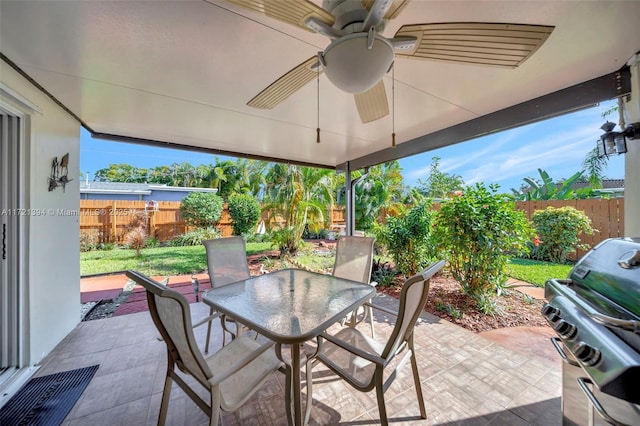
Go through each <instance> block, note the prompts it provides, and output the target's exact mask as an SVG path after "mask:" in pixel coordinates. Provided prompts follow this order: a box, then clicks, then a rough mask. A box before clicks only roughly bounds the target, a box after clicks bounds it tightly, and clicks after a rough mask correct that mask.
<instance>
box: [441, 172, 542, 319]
mask: <svg viewBox="0 0 640 426" xmlns="http://www.w3.org/2000/svg"><path fill="white" fill-rule="evenodd" d="M497 190H498V186H497V185H491V186H489V188H486V187H484V185H482V184H476V185H475V186H473V187H468V188H467V189H466V190H465V191H464V192H462V193H461V194H460V195H458V196H454V197H453V198H451V199H449V200H447V201H445V202H443V203H442V205H441V208H440V211H439V212H438V213H437V215H436V218H435V224H436V226H435V228H434V235H435V237H436V241H437V243H438V246H439V247H440V248H441V249H442V250H443V252H444V255H445V257H446V258H447V260H448V261H449V269H450V271H451V274H452V275H453V277H454V278H455V280H456V281H457V282H458V283H459V284H460V285H461V286H462V289H463V290H464V292H465V293H467V294H468V295H470V296H472V297H474V298H475V299H476V301H477V303H478V304H479V305H482V307H485V306H490V304H488V303H487V301H486V296H489V297H491V296H492V295H493V294H495V292H496V291H497V290H498V289H499V288H501V287H502V286H503V285H504V283H505V282H506V280H507V275H506V273H505V269H506V265H507V261H508V260H509V253H511V252H513V251H524V250H526V249H527V248H526V243H527V241H528V240H530V239H531V237H532V236H533V229H532V228H531V225H530V224H529V222H528V221H527V218H526V217H525V215H524V213H522V212H520V211H516V210H515V206H514V203H513V202H512V201H510V199H509V198H510V197H509V196H508V195H506V194H498V193H497Z"/></svg>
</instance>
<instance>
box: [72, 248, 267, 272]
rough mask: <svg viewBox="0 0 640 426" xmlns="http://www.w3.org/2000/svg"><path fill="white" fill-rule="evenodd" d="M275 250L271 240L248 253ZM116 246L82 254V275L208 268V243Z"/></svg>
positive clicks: (249, 250) (201, 269)
mask: <svg viewBox="0 0 640 426" xmlns="http://www.w3.org/2000/svg"><path fill="white" fill-rule="evenodd" d="M269 250H273V248H272V247H271V243H270V242H264V243H247V255H252V254H257V253H263V252H265V251H269ZM135 254H136V252H135V250H128V249H114V250H96V251H90V252H83V253H80V275H81V276H86V275H94V274H105V273H110V272H120V271H126V270H127V269H136V270H139V271H140V272H142V273H143V274H148V275H183V274H192V273H194V272H203V271H205V270H206V268H207V257H206V254H205V251H204V246H202V245H200V246H191V247H157V248H146V249H143V250H142V255H141V256H140V257H138V258H136V256H135Z"/></svg>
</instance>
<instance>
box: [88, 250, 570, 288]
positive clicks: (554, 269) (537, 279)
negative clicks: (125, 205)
mask: <svg viewBox="0 0 640 426" xmlns="http://www.w3.org/2000/svg"><path fill="white" fill-rule="evenodd" d="M269 250H273V247H272V246H271V243H270V242H262V243H247V255H248V256H250V255H253V254H257V253H264V252H266V251H269ZM329 253H330V254H331V255H329ZM296 260H297V261H298V263H301V264H303V265H306V266H308V267H310V268H312V269H314V270H324V271H326V270H328V269H329V268H332V267H333V263H334V261H335V253H334V252H333V251H331V252H328V253H327V255H321V254H320V253H315V252H314V251H313V246H311V245H309V246H307V247H305V248H302V249H301V250H300V251H299V253H298V256H297V258H296ZM127 269H136V270H139V271H140V272H142V273H144V274H148V275H184V274H192V273H195V272H203V271H205V270H206V269H207V258H206V254H205V251H204V246H201V245H200V246H191V247H157V248H147V249H143V250H142V255H141V256H140V257H139V258H136V256H135V250H128V249H114V250H96V251H90V252H83V253H80V274H81V275H82V276H87V275H95V274H106V273H110V272H120V271H126V270H127ZM570 270H571V265H559V264H556V263H549V262H540V261H537V260H529V259H521V258H512V259H511V260H510V261H509V263H508V264H507V275H509V276H510V277H513V278H517V279H519V280H522V281H526V282H528V283H531V284H534V285H537V286H540V287H542V286H544V283H545V281H546V280H548V279H549V278H566V277H567V276H568V275H569V271H570Z"/></svg>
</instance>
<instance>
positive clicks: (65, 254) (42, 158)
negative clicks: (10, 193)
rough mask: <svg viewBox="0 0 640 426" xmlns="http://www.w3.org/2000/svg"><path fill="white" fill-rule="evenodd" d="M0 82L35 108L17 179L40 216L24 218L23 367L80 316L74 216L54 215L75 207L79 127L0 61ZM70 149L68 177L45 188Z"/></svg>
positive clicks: (77, 231) (35, 360)
mask: <svg viewBox="0 0 640 426" xmlns="http://www.w3.org/2000/svg"><path fill="white" fill-rule="evenodd" d="M0 81H2V83H3V84H4V85H6V86H7V87H9V88H10V89H12V90H13V91H14V92H16V93H17V94H19V96H21V97H24V98H26V99H27V100H29V101H30V102H31V103H33V104H35V105H36V106H37V107H38V112H36V113H33V114H32V115H31V116H30V131H29V133H27V134H26V135H25V138H26V139H25V144H26V146H25V147H24V148H25V151H24V152H25V153H26V163H27V165H26V170H24V172H25V176H26V177H27V179H25V180H26V181H20V186H21V188H20V191H21V193H22V194H25V195H26V196H25V197H24V201H25V204H26V205H24V206H21V207H23V208H27V209H39V210H40V211H45V212H47V213H46V214H45V215H41V216H34V215H31V216H29V217H27V218H26V229H27V235H26V236H25V240H26V241H21V243H22V244H24V243H26V244H27V245H28V246H27V247H28V248H27V251H26V253H27V256H26V257H27V258H26V259H23V260H22V261H23V264H24V266H25V268H24V269H23V270H24V271H26V277H23V279H25V282H24V284H25V285H24V288H26V294H22V295H21V296H22V297H23V298H24V299H23V300H24V301H25V303H24V304H23V305H26V306H27V309H28V312H27V317H26V318H23V322H22V324H23V326H24V327H26V328H27V331H26V332H25V333H24V334H23V336H24V339H25V340H26V342H24V345H23V349H26V353H24V358H23V359H25V361H26V364H27V365H33V364H36V363H38V362H39V361H40V360H42V358H43V357H44V356H45V355H46V354H48V353H49V352H50V351H51V350H52V349H53V348H54V347H55V346H56V345H57V344H58V343H59V342H60V341H61V340H62V339H63V338H64V337H65V336H66V335H67V334H68V333H69V332H70V331H71V330H73V328H74V327H75V326H76V325H77V324H78V323H79V320H80V311H79V309H80V257H79V252H80V247H79V246H80V243H79V234H80V229H79V228H80V227H79V217H77V216H69V215H67V216H64V215H57V214H56V212H57V210H58V209H65V210H73V211H78V209H79V207H80V190H79V183H78V180H79V179H78V176H79V175H80V173H79V156H80V125H79V123H78V122H77V121H76V120H75V119H74V118H73V117H71V116H70V115H69V114H67V113H66V112H65V111H64V110H63V109H61V108H60V107H59V106H58V105H56V104H55V103H54V102H53V101H51V99H49V98H48V97H47V96H46V95H45V94H43V93H42V92H40V91H39V90H38V89H37V88H36V87H34V86H33V85H31V84H30V83H29V82H28V81H27V80H25V79H24V78H23V77H22V76H21V75H20V74H18V73H17V72H15V70H13V69H12V68H11V67H9V66H8V65H7V64H6V63H4V62H0ZM67 152H68V153H69V173H68V176H69V178H70V179H73V180H72V181H71V182H70V183H69V184H68V185H67V187H66V190H65V191H63V190H62V188H61V187H59V188H57V189H55V190H54V191H52V192H49V191H48V177H49V174H50V170H51V162H52V160H53V158H54V157H57V158H58V159H60V157H62V156H63V155H64V154H66V153H67Z"/></svg>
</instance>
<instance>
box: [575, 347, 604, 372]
mask: <svg viewBox="0 0 640 426" xmlns="http://www.w3.org/2000/svg"><path fill="white" fill-rule="evenodd" d="M574 353H575V355H576V358H578V359H579V360H580V361H582V363H583V364H584V365H589V366H593V365H596V364H597V363H598V362H599V361H600V358H601V354H600V351H599V350H598V349H596V348H594V347H593V346H589V345H587V344H586V343H584V342H582V343H580V344H579V345H578V346H576V349H575V351H574Z"/></svg>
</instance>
